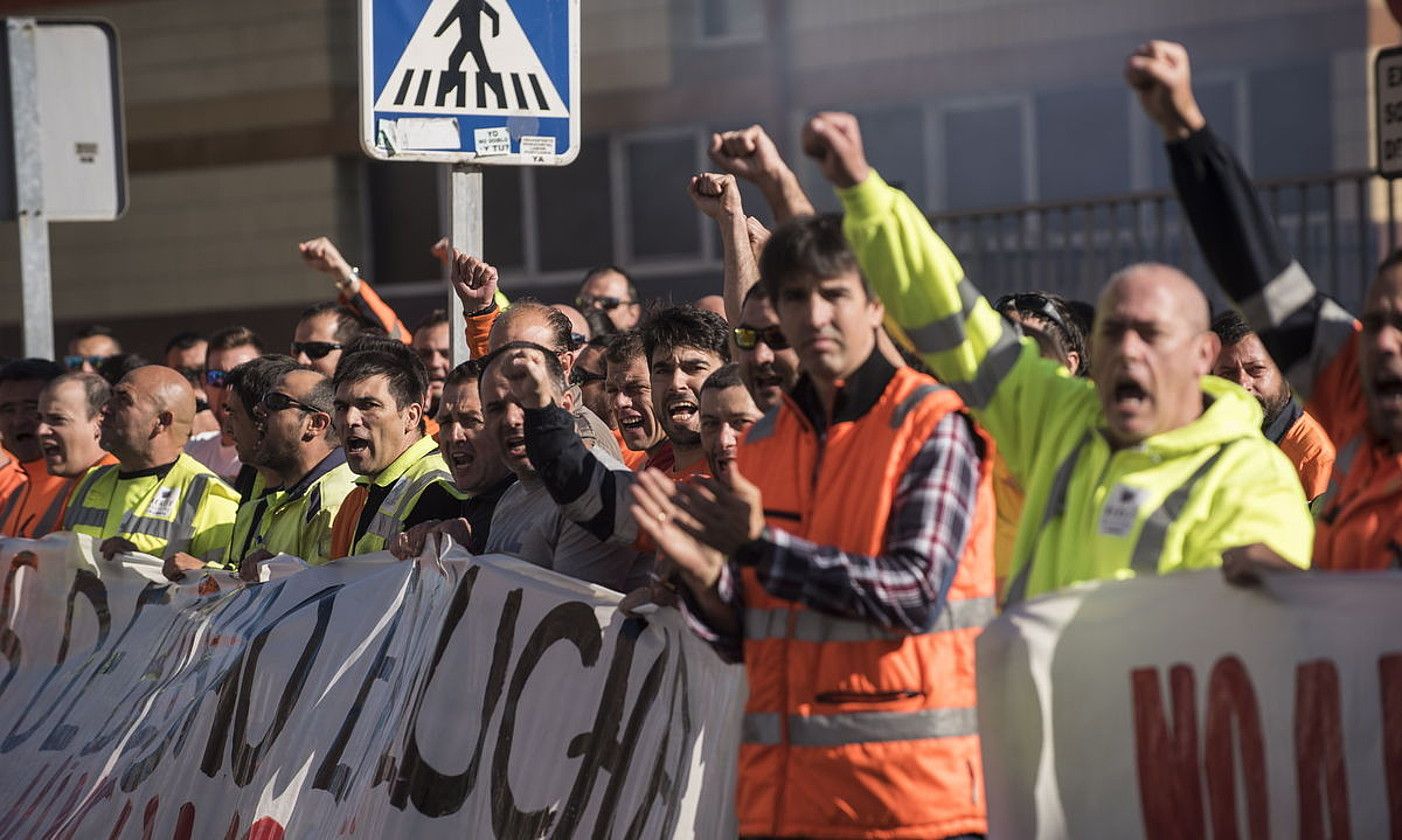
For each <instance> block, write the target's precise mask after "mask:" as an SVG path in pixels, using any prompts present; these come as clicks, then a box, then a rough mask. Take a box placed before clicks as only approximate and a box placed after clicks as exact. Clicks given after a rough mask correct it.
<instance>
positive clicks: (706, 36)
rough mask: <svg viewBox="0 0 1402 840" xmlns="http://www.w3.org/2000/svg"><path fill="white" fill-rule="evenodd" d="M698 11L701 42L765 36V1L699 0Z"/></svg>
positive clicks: (698, 31) (754, 38)
mask: <svg viewBox="0 0 1402 840" xmlns="http://www.w3.org/2000/svg"><path fill="white" fill-rule="evenodd" d="M697 15H698V21H697V36H698V37H697V40H698V41H699V42H700V43H702V44H718V43H725V44H728V43H738V42H746V41H751V42H752V41H759V40H762V39H763V38H764V4H763V3H762V2H760V0H697Z"/></svg>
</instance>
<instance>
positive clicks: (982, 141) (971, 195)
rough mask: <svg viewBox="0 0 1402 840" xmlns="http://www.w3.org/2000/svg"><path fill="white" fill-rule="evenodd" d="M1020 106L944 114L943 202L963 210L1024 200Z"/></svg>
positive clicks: (947, 206)
mask: <svg viewBox="0 0 1402 840" xmlns="http://www.w3.org/2000/svg"><path fill="white" fill-rule="evenodd" d="M1025 168H1026V167H1025V166H1024V164H1023V150H1022V109H1021V108H1019V107H1018V106H1016V105H1001V106H997V107H992V108H981V109H978V110H967V111H965V110H959V111H950V112H948V113H946V114H945V116H944V185H945V187H944V192H945V207H946V208H947V209H950V210H966V209H972V208H977V207H993V206H998V205H1007V204H1020V203H1022V202H1023V201H1025V200H1026V198H1027V196H1026V195H1025V194H1024V185H1023V178H1024V174H1025Z"/></svg>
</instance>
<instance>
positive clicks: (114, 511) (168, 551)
mask: <svg viewBox="0 0 1402 840" xmlns="http://www.w3.org/2000/svg"><path fill="white" fill-rule="evenodd" d="M119 469H120V467H119V465H115V464H114V465H111V466H104V467H93V468H92V469H91V470H88V473H87V475H85V476H83V479H82V481H81V482H80V483H79V484H78V487H77V488H76V489H74V491H73V496H72V498H70V499H69V502H68V511H67V512H66V513H65V514H64V518H63V527H64V528H65V529H67V530H70V531H75V532H77V533H79V534H87V535H88V536H90V537H94V538H96V539H98V540H103V539H106V538H108V537H123V538H125V539H128V540H130V541H131V543H132V544H133V545H135V546H136V547H137V550H139V551H142V552H144V553H146V554H152V555H155V556H156V557H168V556H170V555H172V554H174V553H176V552H178V551H183V552H186V553H188V554H193V555H194V556H196V557H199V558H202V559H204V560H206V561H208V562H211V563H220V562H222V561H223V559H224V552H225V550H226V549H227V548H228V545H229V535H230V533H231V532H232V531H233V526H234V515H235V513H236V512H237V510H238V504H239V499H238V494H237V493H236V492H234V489H233V488H232V487H230V486H229V485H227V484H225V483H224V481H223V479H221V478H219V476H217V475H215V474H214V473H212V472H210V471H209V470H208V469H207V468H206V467H205V466H204V465H203V464H201V463H200V462H199V461H196V460H195V459H194V458H191V457H190V456H189V455H186V454H184V453H183V452H182V453H181V455H180V457H179V458H178V459H176V461H175V463H174V464H173V465H172V466H171V468H170V471H169V472H167V473H166V474H165V475H164V476H162V477H160V478H157V477H156V476H154V475H142V476H136V477H134V478H126V479H123V478H121V477H120V476H119V474H118V470H119Z"/></svg>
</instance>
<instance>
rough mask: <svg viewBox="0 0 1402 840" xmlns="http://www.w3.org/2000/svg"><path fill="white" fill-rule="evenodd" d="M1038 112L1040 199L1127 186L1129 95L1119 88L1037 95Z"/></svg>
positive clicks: (1076, 196)
mask: <svg viewBox="0 0 1402 840" xmlns="http://www.w3.org/2000/svg"><path fill="white" fill-rule="evenodd" d="M1036 112H1037V118H1036V119H1037V121H1036V125H1037V161H1038V165H1037V186H1038V194H1039V195H1038V197H1039V198H1040V200H1042V201H1069V200H1074V199H1080V198H1092V197H1098V196H1106V195H1118V194H1120V193H1123V192H1127V191H1128V190H1129V188H1130V176H1129V160H1130V145H1129V144H1130V133H1129V99H1128V97H1127V96H1126V94H1125V90H1124V88H1123V87H1114V88H1111V87H1106V88H1094V89H1090V90H1070V91H1059V92H1056V93H1043V94H1038V96H1037V98H1036Z"/></svg>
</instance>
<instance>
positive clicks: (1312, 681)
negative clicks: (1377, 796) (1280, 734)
mask: <svg viewBox="0 0 1402 840" xmlns="http://www.w3.org/2000/svg"><path fill="white" fill-rule="evenodd" d="M1339 705H1340V702H1339V669H1338V668H1337V667H1336V666H1335V665H1334V663H1333V662H1331V661H1329V660H1327V659H1317V660H1315V661H1313V662H1305V663H1302V664H1301V665H1300V666H1299V667H1298V668H1296V669H1295V784H1296V794H1297V795H1298V796H1299V801H1300V840H1314V838H1323V837H1325V836H1326V834H1325V831H1324V826H1325V821H1326V817H1327V820H1328V826H1329V831H1328V835H1327V836H1329V837H1351V836H1352V835H1353V831H1352V829H1351V827H1350V825H1349V816H1348V770H1347V768H1346V767H1345V765H1344V734H1343V719H1342V716H1341V715H1340V712H1339ZM1321 788H1322V793H1323V796H1321V795H1320V794H1321ZM1321 800H1322V801H1321ZM1326 807H1327V809H1328V812H1327V814H1326V812H1325V808H1326Z"/></svg>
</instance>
